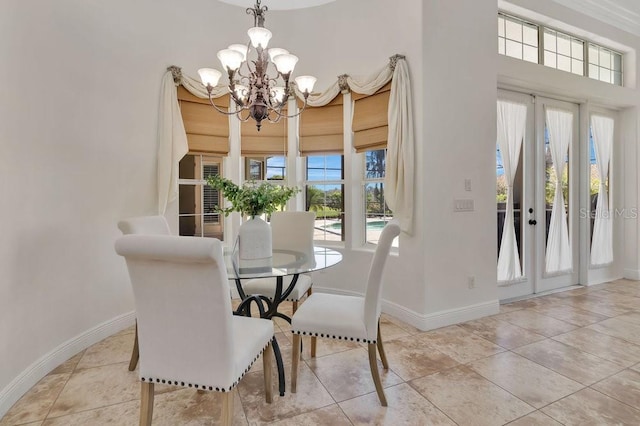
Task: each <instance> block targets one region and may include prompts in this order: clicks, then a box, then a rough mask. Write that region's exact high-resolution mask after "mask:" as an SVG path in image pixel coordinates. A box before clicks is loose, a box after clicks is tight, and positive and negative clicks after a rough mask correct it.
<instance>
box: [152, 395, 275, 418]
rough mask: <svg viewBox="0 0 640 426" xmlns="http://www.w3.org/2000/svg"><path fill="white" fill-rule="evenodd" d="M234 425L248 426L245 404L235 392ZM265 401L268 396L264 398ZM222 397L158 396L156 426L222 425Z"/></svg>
mask: <svg viewBox="0 0 640 426" xmlns="http://www.w3.org/2000/svg"><path fill="white" fill-rule="evenodd" d="M233 396H234V399H233V424H234V426H246V425H247V424H248V422H247V419H246V417H245V415H244V410H243V406H242V401H241V399H240V397H239V395H238V392H237V391H235V390H234V391H233ZM262 398H263V401H264V393H263V394H262ZM221 414H222V394H221V393H220V392H204V393H198V392H197V391H195V390H193V389H181V390H178V391H176V392H170V393H164V394H162V395H159V396H156V398H155V401H154V406H153V426H176V425H180V426H199V425H211V424H213V425H216V424H220V415H221Z"/></svg>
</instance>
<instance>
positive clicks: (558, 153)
mask: <svg viewBox="0 0 640 426" xmlns="http://www.w3.org/2000/svg"><path fill="white" fill-rule="evenodd" d="M546 119H547V128H548V129H549V148H550V150H551V159H552V161H553V169H554V170H555V173H556V184H555V190H554V197H553V208H552V210H551V223H550V225H549V237H548V239H547V252H546V255H545V265H546V268H545V270H546V272H548V273H557V272H565V271H570V270H571V269H572V255H571V244H570V242H569V229H568V227H567V211H566V209H565V206H564V195H563V194H562V175H563V173H564V167H565V158H566V157H567V154H568V151H569V145H570V144H571V141H572V139H573V114H571V113H570V112H566V111H560V110H554V109H547V110H546Z"/></svg>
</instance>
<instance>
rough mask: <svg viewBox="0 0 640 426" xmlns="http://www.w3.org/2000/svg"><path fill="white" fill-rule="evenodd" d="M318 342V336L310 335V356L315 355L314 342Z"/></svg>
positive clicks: (313, 356)
mask: <svg viewBox="0 0 640 426" xmlns="http://www.w3.org/2000/svg"><path fill="white" fill-rule="evenodd" d="M317 343H318V338H317V337H316V336H311V358H315V357H316V344H317Z"/></svg>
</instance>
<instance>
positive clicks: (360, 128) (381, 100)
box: [351, 82, 391, 152]
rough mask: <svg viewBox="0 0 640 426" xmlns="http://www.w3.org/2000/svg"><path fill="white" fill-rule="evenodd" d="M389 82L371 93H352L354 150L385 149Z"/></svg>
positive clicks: (389, 91)
mask: <svg viewBox="0 0 640 426" xmlns="http://www.w3.org/2000/svg"><path fill="white" fill-rule="evenodd" d="M390 95H391V83H390V82H389V83H387V84H385V85H384V86H382V87H381V88H380V89H379V90H378V91H377V92H375V93H374V94H372V95H364V94H360V93H355V92H354V93H353V94H352V99H353V101H354V102H353V122H352V124H351V129H352V130H353V147H354V148H355V150H356V152H365V151H374V150H377V149H385V148H386V147H387V139H388V134H389V118H388V111H389V96H390Z"/></svg>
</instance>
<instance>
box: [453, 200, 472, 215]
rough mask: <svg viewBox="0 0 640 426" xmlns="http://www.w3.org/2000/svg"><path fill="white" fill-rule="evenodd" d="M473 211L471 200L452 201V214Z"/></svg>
mask: <svg viewBox="0 0 640 426" xmlns="http://www.w3.org/2000/svg"><path fill="white" fill-rule="evenodd" d="M473 210H474V205H473V199H464V200H453V211H454V212H472V211H473Z"/></svg>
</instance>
